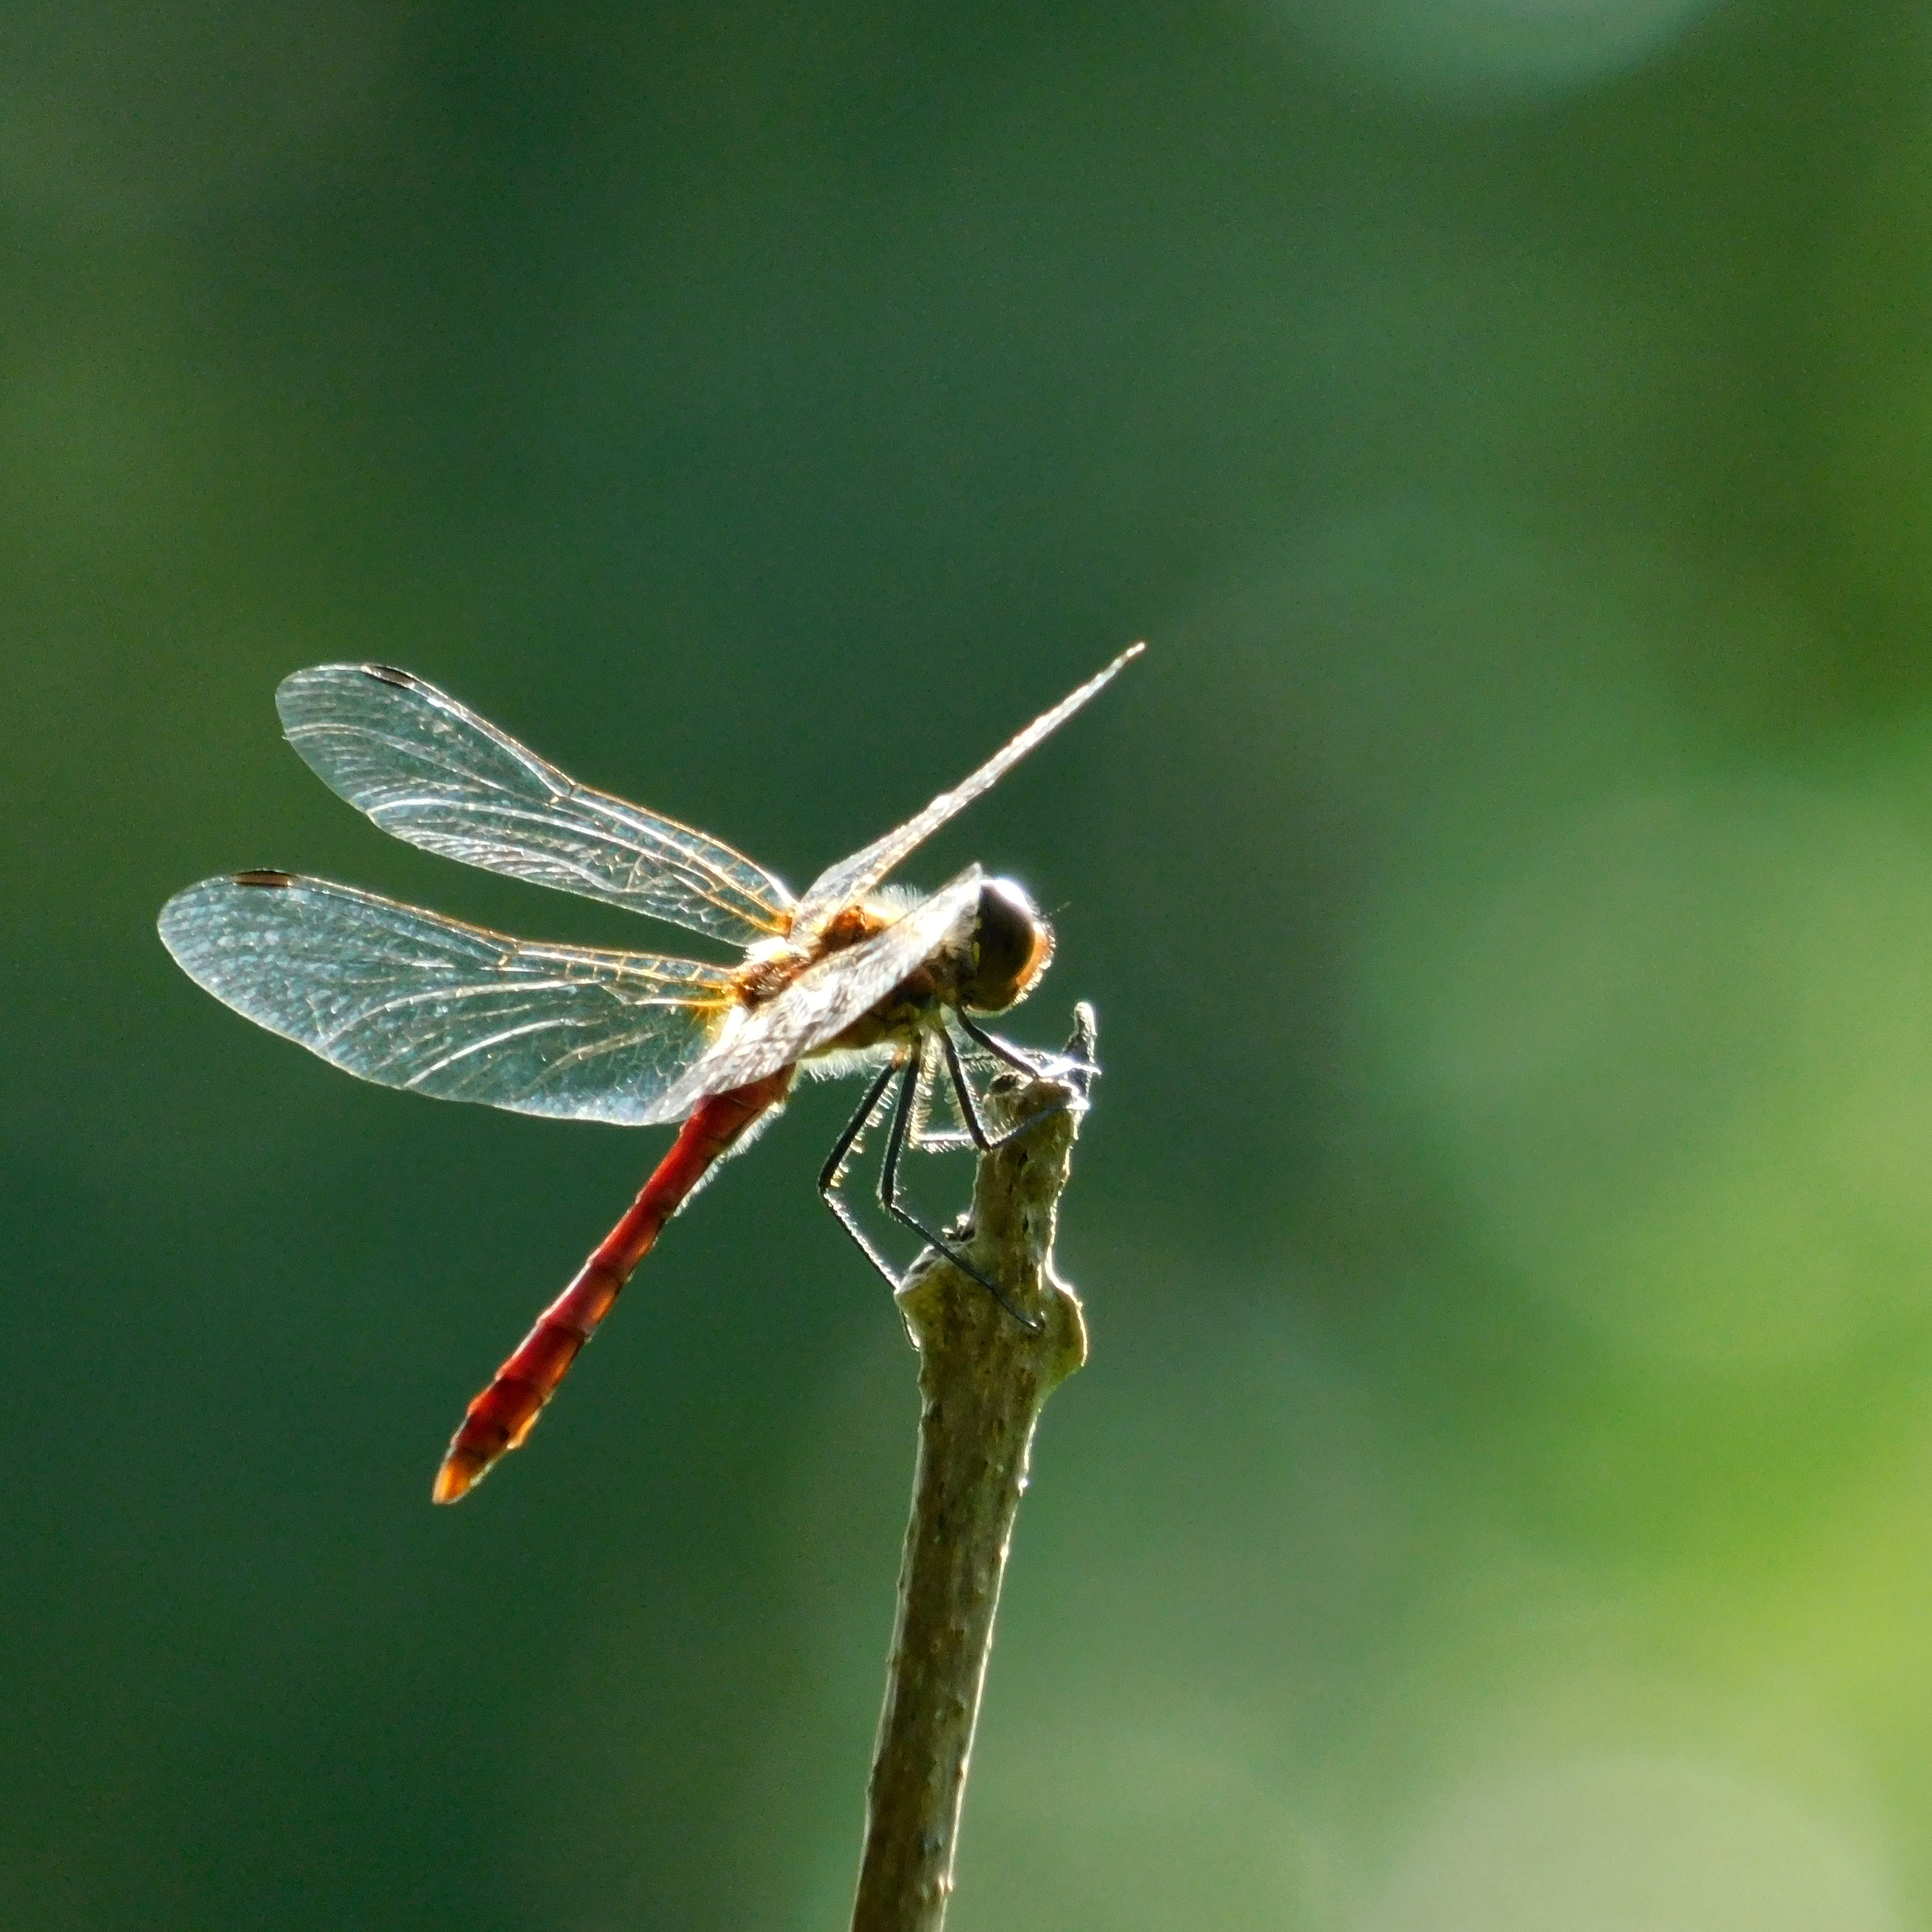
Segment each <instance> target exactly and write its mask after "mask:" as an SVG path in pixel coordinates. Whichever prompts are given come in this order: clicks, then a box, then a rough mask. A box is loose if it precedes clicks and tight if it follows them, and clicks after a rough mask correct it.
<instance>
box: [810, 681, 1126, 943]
mask: <svg viewBox="0 0 1932 1932" xmlns="http://www.w3.org/2000/svg"><path fill="white" fill-rule="evenodd" d="M1146 648H1147V646H1145V644H1132V645H1130V646H1128V648H1127V649H1125V650H1124V651H1123V652H1121V655H1119V656H1118V657H1117V658H1115V660H1114V661H1113V662H1112V664H1109V665H1108V667H1106V670H1103V671H1102V672H1100V673H1099V674H1098V675H1097V676H1094V677H1090V678H1089V679H1088V680H1087V682H1085V684H1083V685H1082V686H1081V687H1080V688H1079V690H1078V691H1073V692H1071V693H1070V694H1069V695H1068V696H1067V697H1063V698H1062V699H1061V700H1060V702H1059V703H1058V704H1056V705H1055V706H1054V707H1053V709H1052V710H1051V711H1049V712H1045V713H1044V714H1043V715H1041V716H1040V717H1038V718H1035V719H1034V721H1033V722H1032V723H1031V724H1029V725H1028V727H1026V729H1025V730H1024V731H1022V733H1020V734H1019V736H1018V737H1016V738H1015V739H1013V740H1012V741H1011V742H1010V743H1009V744H1008V745H1006V746H1005V747H1004V749H1002V750H1001V751H996V752H995V753H994V754H993V755H992V757H990V758H989V759H988V760H986V763H984V764H983V765H982V766H980V769H978V770H977V772H974V774H973V775H972V776H971V778H967V779H965V780H963V781H962V782H961V783H960V784H956V785H955V786H954V787H953V789H952V790H950V791H943V792H941V793H940V794H939V796H938V797H937V798H936V799H934V800H933V801H932V803H931V804H930V805H928V806H927V807H926V809H925V810H924V811H922V812H920V813H919V814H918V815H917V816H916V817H913V818H908V819H907V820H906V822H905V823H904V824H903V825H901V826H899V827H898V829H897V830H896V831H893V832H887V833H886V835H885V836H884V838H880V839H877V840H874V842H873V843H872V844H870V845H868V846H867V847H865V850H863V851H862V852H855V853H853V855H852V856H851V857H850V858H849V859H841V860H840V861H839V862H838V864H837V865H834V866H832V868H830V870H829V871H825V872H823V873H821V874H820V875H819V876H818V877H817V878H816V879H814V880H813V881H812V882H811V886H810V887H809V889H808V890H807V891H806V892H805V897H804V898H803V900H802V901H800V903H799V908H798V913H797V918H796V923H795V924H794V926H793V938H809V937H811V935H813V934H814V933H815V932H817V931H818V930H820V929H821V928H822V927H823V925H824V923H825V922H826V920H827V919H829V918H830V917H831V916H832V914H833V913H835V912H837V911H838V910H839V909H840V907H843V906H847V905H850V904H851V903H852V901H853V900H854V899H859V898H864V896H865V894H866V893H868V892H870V891H871V889H872V888H873V887H874V886H876V885H877V883H879V881H880V880H881V879H883V877H885V876H886V874H887V873H888V872H889V871H891V870H892V868H893V867H894V866H895V865H898V863H899V862H901V860H902V859H904V858H905V857H906V856H907V854H908V853H910V852H911V851H912V850H913V848H914V847H916V846H918V845H919V844H922V842H923V841H925V840H926V839H928V838H931V837H932V835H933V833H934V832H937V831H938V829H939V828H940V827H941V826H942V825H944V823H946V821H947V820H948V819H949V818H951V817H953V816H954V815H955V814H956V813H959V812H961V811H965V808H966V807H967V806H968V805H971V803H972V802H973V801H974V799H976V798H977V797H978V796H980V793H982V792H984V791H989V790H992V787H994V786H995V784H998V782H999V781H1000V780H1001V778H1004V776H1005V775H1006V774H1007V772H1009V771H1010V770H1011V769H1013V766H1015V765H1016V764H1018V763H1019V761H1020V760H1021V759H1022V758H1023V757H1025V756H1026V754H1028V752H1029V751H1031V750H1032V749H1033V748H1034V746H1035V745H1037V744H1038V743H1040V741H1041V740H1042V739H1044V738H1047V737H1049V736H1052V733H1055V731H1057V730H1059V729H1060V727H1061V725H1063V724H1065V723H1066V722H1067V719H1068V718H1071V717H1072V716H1073V714H1074V712H1076V711H1078V710H1079V709H1080V707H1081V706H1082V705H1083V704H1085V703H1086V702H1087V701H1088V699H1089V698H1091V697H1096V696H1097V695H1098V694H1099V693H1100V691H1101V690H1102V689H1103V688H1104V687H1105V686H1106V685H1107V684H1108V683H1109V682H1110V681H1111V680H1112V678H1113V677H1114V676H1115V673H1118V671H1119V670H1120V669H1121V667H1122V666H1123V665H1124V664H1127V663H1129V662H1130V661H1132V660H1133V658H1137V657H1138V656H1139V655H1140V654H1141V652H1142V651H1144V650H1145V649H1146Z"/></svg>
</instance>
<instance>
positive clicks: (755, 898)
mask: <svg viewBox="0 0 1932 1932" xmlns="http://www.w3.org/2000/svg"><path fill="white" fill-rule="evenodd" d="M275 706H276V709H278V710H279V711H280V712H281V714H282V724H283V727H284V730H286V731H287V733H288V738H289V742H290V744H292V745H294V747H295V748H296V750H297V751H299V752H300V753H301V754H302V757H304V758H305V759H306V760H308V763H309V766H310V767H311V769H313V770H314V772H315V773H316V775H317V777H319V778H320V779H321V780H322V781H323V783H324V784H326V785H327V786H329V788H330V789H331V790H332V791H334V792H335V793H338V794H339V795H340V796H342V797H344V798H346V799H347V800H348V801H349V802H350V804H351V805H354V806H355V807H356V808H357V809H358V810H359V811H366V812H367V813H368V814H369V816H370V817H371V818H373V819H374V820H375V821H376V823H377V824H378V825H380V826H381V827H382V828H383V830H384V831H385V832H393V833H394V834H395V836H396V837H397V838H403V839H407V841H409V843H410V844H412V845H420V846H421V847H422V848H423V849H424V850H425V851H428V852H437V853H442V854H443V856H444V857H446V858H449V859H460V860H461V861H462V862H463V864H465V865H481V867H483V868H484V870H485V871H491V872H503V873H507V874H508V875H509V876H510V877H512V878H516V879H528V880H530V881H531V882H532V883H533V884H536V885H539V886H554V887H556V889H557V890H558V891H559V892H580V893H581V894H582V895H583V896H584V897H585V898H593V899H604V900H607V901H609V902H610V904H613V905H620V906H625V907H628V908H629V909H630V910H631V911H633V912H641V913H649V914H650V915H651V916H652V917H653V918H656V919H670V920H671V921H673V922H674V923H676V925H679V926H688V927H689V928H690V929H691V930H692V931H693V932H703V933H709V935H711V936H712V938H716V939H724V940H729V941H730V942H731V943H732V944H734V945H738V946H748V945H750V944H752V943H753V942H754V941H757V940H760V939H763V938H768V937H769V936H770V935H772V934H774V933H779V932H784V931H785V929H787V927H788V926H790V918H789V917H788V916H787V915H788V914H789V913H790V907H791V903H792V898H791V895H790V892H787V890H786V889H785V888H784V886H783V885H781V883H779V882H778V880H776V879H775V878H773V877H772V875H771V874H769V872H767V871H764V870H763V869H762V868H760V867H759V866H757V865H754V864H752V862H751V860H750V859H747V858H745V856H743V855H742V853H737V852H734V851H733V850H731V848H730V847H729V846H728V845H721V844H718V841H716V840H715V839H714V838H706V836H705V835H704V834H703V832H694V831H693V830H692V829H691V827H690V826H688V825H680V824H679V823H677V822H676V820H674V819H670V818H661V817H658V815H657V814H656V813H655V812H650V811H644V810H643V809H642V808H640V807H639V806H637V805H628V804H626V803H625V802H624V800H623V799H621V798H614V797H613V796H611V795H610V793H608V792H601V791H596V790H592V788H591V787H589V786H588V785H580V784H577V781H575V780H574V778H570V777H568V775H566V774H565V773H564V772H560V771H559V770H558V769H557V768H556V766H554V765H553V764H550V763H547V761H546V760H544V759H542V758H540V757H538V756H537V754H535V752H534V751H530V750H529V749H527V748H526V747H525V746H523V745H520V744H518V743H517V741H516V739H514V738H512V737H511V736H509V735H508V733H505V732H502V731H499V730H497V728H496V726H495V725H493V724H490V722H489V721H487V719H486V718H479V717H478V716H477V715H476V714H475V712H473V711H470V710H468V709H465V707H464V706H462V705H460V704H459V703H457V701H456V700H455V698H453V697H449V696H448V695H447V694H446V693H444V692H443V691H439V690H437V688H436V686H435V685H433V684H428V683H425V682H424V680H423V679H421V678H419V677H413V676H410V673H408V672H407V671H401V670H391V669H390V668H389V667H388V666H387V665H386V664H318V665H317V666H316V667H315V668H314V670H299V671H297V672H296V674H295V675H294V676H293V677H290V678H288V679H285V680H284V682H283V684H282V687H281V689H280V690H279V691H277V692H276V694H275Z"/></svg>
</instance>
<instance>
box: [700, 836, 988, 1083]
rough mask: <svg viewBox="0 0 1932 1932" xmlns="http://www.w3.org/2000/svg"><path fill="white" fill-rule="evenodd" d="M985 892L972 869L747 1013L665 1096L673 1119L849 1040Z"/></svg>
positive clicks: (949, 935) (959, 924) (977, 872)
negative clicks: (855, 1026) (849, 1032)
mask: <svg viewBox="0 0 1932 1932" xmlns="http://www.w3.org/2000/svg"><path fill="white" fill-rule="evenodd" d="M980 884H981V874H980V868H979V867H978V866H977V865H973V866H969V867H968V868H967V870H966V871H964V872H962V873H961V874H960V875H959V877H958V878H956V879H955V880H953V882H952V883H950V885H947V886H942V887H941V889H939V890H938V892H935V893H934V894H933V895H932V898H929V899H922V900H921V901H920V902H919V904H917V905H915V906H914V907H912V908H911V910H910V911H908V912H907V913H904V914H903V915H902V916H901V917H900V918H898V919H895V920H894V921H893V922H892V924H891V925H890V926H887V927H886V929H885V930H884V931H883V932H880V933H875V934H874V935H873V936H872V938H870V939H868V940H863V941H861V942H860V943H859V944H858V945H856V946H853V947H846V948H844V950H841V951H839V952H837V953H832V954H829V956H827V957H826V958H825V959H821V960H820V961H819V962H817V964H816V965H813V966H811V967H808V968H806V970H805V971H804V972H802V973H801V974H799V976H798V977H797V978H796V980H793V981H792V983H790V986H787V987H786V988H785V989H784V991H783V992H781V993H780V994H778V995H777V996H776V998H773V999H770V1000H768V1001H766V1002H765V1003H764V1004H763V1005H761V1006H756V1007H745V1008H743V1009H741V1010H740V1016H739V1018H738V1019H736V1020H734V1021H733V1022H732V1024H731V1025H730V1027H729V1028H727V1031H725V1033H724V1035H723V1037H721V1039H720V1040H719V1041H718V1044H717V1045H716V1046H715V1047H713V1048H712V1050H711V1051H710V1052H709V1053H708V1054H706V1055H705V1057H704V1058H703V1059H702V1060H700V1061H699V1062H698V1063H697V1065H696V1066H694V1067H692V1068H691V1071H690V1072H689V1073H687V1074H685V1076H684V1077H683V1078H682V1079H681V1080H680V1081H679V1082H678V1084H677V1085H676V1086H675V1087H673V1088H672V1089H671V1090H670V1092H669V1093H668V1094H666V1095H665V1096H664V1106H665V1108H666V1109H667V1112H670V1111H685V1110H688V1109H690V1108H691V1107H693V1106H695V1105H696V1104H697V1102H698V1101H699V1100H702V1099H703V1097H704V1096H705V1095H706V1094H721V1093H724V1092H726V1091H727V1090H729V1089H730V1088H736V1087H744V1086H748V1085H750V1084H751V1082H753V1081H754V1080H762V1079H764V1077H765V1076H766V1075H767V1074H770V1073H776V1072H777V1071H778V1069H779V1068H780V1067H789V1066H790V1065H791V1064H792V1063H793V1061H796V1060H799V1059H800V1058H802V1057H803V1056H804V1055H806V1054H808V1053H809V1052H811V1050H812V1049H813V1048H814V1047H816V1046H823V1045H824V1044H825V1043H826V1041H827V1040H832V1039H833V1038H835V1037H836V1036H837V1035H838V1034H841V1033H842V1032H844V1030H845V1029H846V1028H847V1027H848V1026H850V1025H851V1024H852V1022H853V1021H854V1020H856V1019H858V1018H859V1016H860V1015H861V1014H862V1013H865V1012H867V1011H868V1010H870V1009H871V1008H872V1007H875V1006H877V1004H878V1003H879V1002H880V1001H881V1000H883V998H885V997H886V995H887V994H888V993H889V992H891V991H892V989H893V988H894V987H895V986H897V985H898V983H899V982H900V981H901V980H903V979H904V978H905V977H907V974H910V973H913V972H914V971H916V970H917V969H918V968H919V966H920V965H922V964H923V963H924V962H926V960H927V959H930V958H931V957H932V954H933V953H935V951H937V950H938V948H939V947H941V945H943V944H945V942H946V941H947V940H949V939H950V938H954V937H956V935H958V934H959V932H961V931H962V929H963V928H964V926H965V924H966V922H968V920H970V919H971V918H972V916H973V915H974V911H975V910H976V909H977V907H978V904H979V902H980Z"/></svg>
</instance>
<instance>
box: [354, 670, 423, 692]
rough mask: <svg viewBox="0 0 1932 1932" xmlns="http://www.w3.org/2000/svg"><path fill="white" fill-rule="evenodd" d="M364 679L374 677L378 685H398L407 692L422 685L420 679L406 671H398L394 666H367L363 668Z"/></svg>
mask: <svg viewBox="0 0 1932 1932" xmlns="http://www.w3.org/2000/svg"><path fill="white" fill-rule="evenodd" d="M362 675H363V676H365V677H373V678H374V679H375V680H376V682H377V683H378V684H398V685H401V686H402V688H404V690H405V691H414V690H415V689H416V687H417V686H418V685H419V684H421V683H422V679H421V678H419V677H415V676H412V675H411V674H410V673H409V672H407V671H406V670H398V669H397V668H396V667H395V665H394V664H365V665H364V666H363V667H362Z"/></svg>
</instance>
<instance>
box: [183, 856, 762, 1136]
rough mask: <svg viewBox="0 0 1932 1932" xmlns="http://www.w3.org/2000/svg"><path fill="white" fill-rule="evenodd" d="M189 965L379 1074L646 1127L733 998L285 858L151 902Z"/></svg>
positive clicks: (347, 1061)
mask: <svg viewBox="0 0 1932 1932" xmlns="http://www.w3.org/2000/svg"><path fill="white" fill-rule="evenodd" d="M160 931H161V938H162V941H163V943H164V944H166V947H167V949H168V950H169V952H170V953H172V954H173V955H174V956H175V959H176V961H177V962H178V963H179V964H180V965H181V968H182V969H183V970H184V971H185V972H186V973H187V974H188V976H189V977H190V978H191V979H193V980H195V981H196V982H197V983H199V985H201V986H204V987H205V988H206V989H207V990H208V992H211V993H212V994H213V995H214V997H215V998H217V1000H220V1001H223V1002H224V1003H225V1004H227V1005H229V1006H231V1007H233V1008H234V1009H235V1010H236V1012H237V1013H242V1014H245V1015H246V1016H247V1017H248V1019H251V1020H254V1022H256V1023H257V1025H260V1026H265V1027H266V1028H269V1031H271V1032H272V1033H278V1034H281V1035H282V1036H283V1037H284V1038H285V1039H288V1040H295V1041H296V1042H298V1043H299V1044H300V1045H302V1046H305V1047H307V1048H308V1049H309V1051H310V1052H312V1053H317V1054H320V1055H321V1056H322V1058H323V1059H324V1060H326V1061H329V1063H330V1064H332V1066H335V1067H341V1068H342V1069H343V1070H344V1071H345V1072H347V1073H354V1074H358V1075H359V1076H361V1077H362V1079H365V1080H373V1081H375V1082H378V1083H379V1084H380V1085H383V1086H385V1087H400V1088H406V1089H407V1090H408V1091H410V1092H412V1093H417V1094H434V1096H435V1097H437V1099H439V1100H475V1101H479V1102H481V1103H483V1104H484V1105H486V1106H492V1107H505V1108H508V1109H509V1110H510V1111H511V1112H514V1113H520V1114H544V1115H551V1116H553V1117H557V1118H563V1119H568V1120H579V1121H610V1122H612V1123H613V1124H617V1125H619V1126H625V1127H641V1126H645V1125H648V1124H649V1123H651V1122H652V1121H664V1120H670V1119H672V1118H676V1115H675V1114H673V1113H670V1112H666V1111H665V1109H664V1100H665V1096H666V1094H667V1091H669V1090H670V1088H672V1087H673V1086H674V1085H676V1082H678V1081H679V1079H680V1078H682V1076H683V1075H684V1074H685V1073H686V1071H687V1070H688V1069H689V1068H690V1067H692V1066H693V1065H694V1064H696V1063H697V1061H700V1059H701V1058H702V1057H703V1055H704V1054H705V1052H706V1050H707V1049H709V1048H710V1046H712V1044H713V1043H714V1042H715V1040H717V1039H718V1035H719V1034H720V1033H721V1031H723V1029H724V1024H725V1022H726V1019H727V1016H729V1015H730V1013H733V1012H735V1011H736V1001H735V998H734V996H733V993H732V992H731V982H730V975H729V974H727V973H726V972H725V971H723V969H721V968H718V967H715V966H711V965H705V964H703V962H700V961H697V960H694V959H661V958H658V957H656V956H654V955H652V954H649V953H615V952H601V951H595V950H590V949H588V948H586V947H575V946H546V945H538V944H532V943H531V942H530V941H526V940H518V939H511V938H505V936H504V935H502V934H501V933H496V932H488V931H487V930H486V929H484V928H483V927H481V926H465V925H463V924H462V923H461V922H460V921H458V920H456V919H445V918H443V916H441V915H440V913H431V912H424V911H421V910H418V909H417V908H416V907H414V906H407V905H403V904H399V903H398V901H395V900H394V899H386V898H378V897H377V895H375V894H374V893H373V892H357V891H356V890H355V889H353V887H350V886H338V885H332V884H331V883H329V881H328V880H326V879H308V878H301V877H293V876H292V875H290V874H287V873H285V872H256V873H247V872H245V873H242V874H238V875H237V876H236V877H233V878H218V879H205V880H202V883H200V884H199V885H198V886H190V887H189V888H188V889H187V891H185V892H178V893H177V894H176V895H175V896H174V897H173V898H171V899H170V900H169V901H168V903H167V904H166V906H165V907H163V908H162V911H161V918H160Z"/></svg>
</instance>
